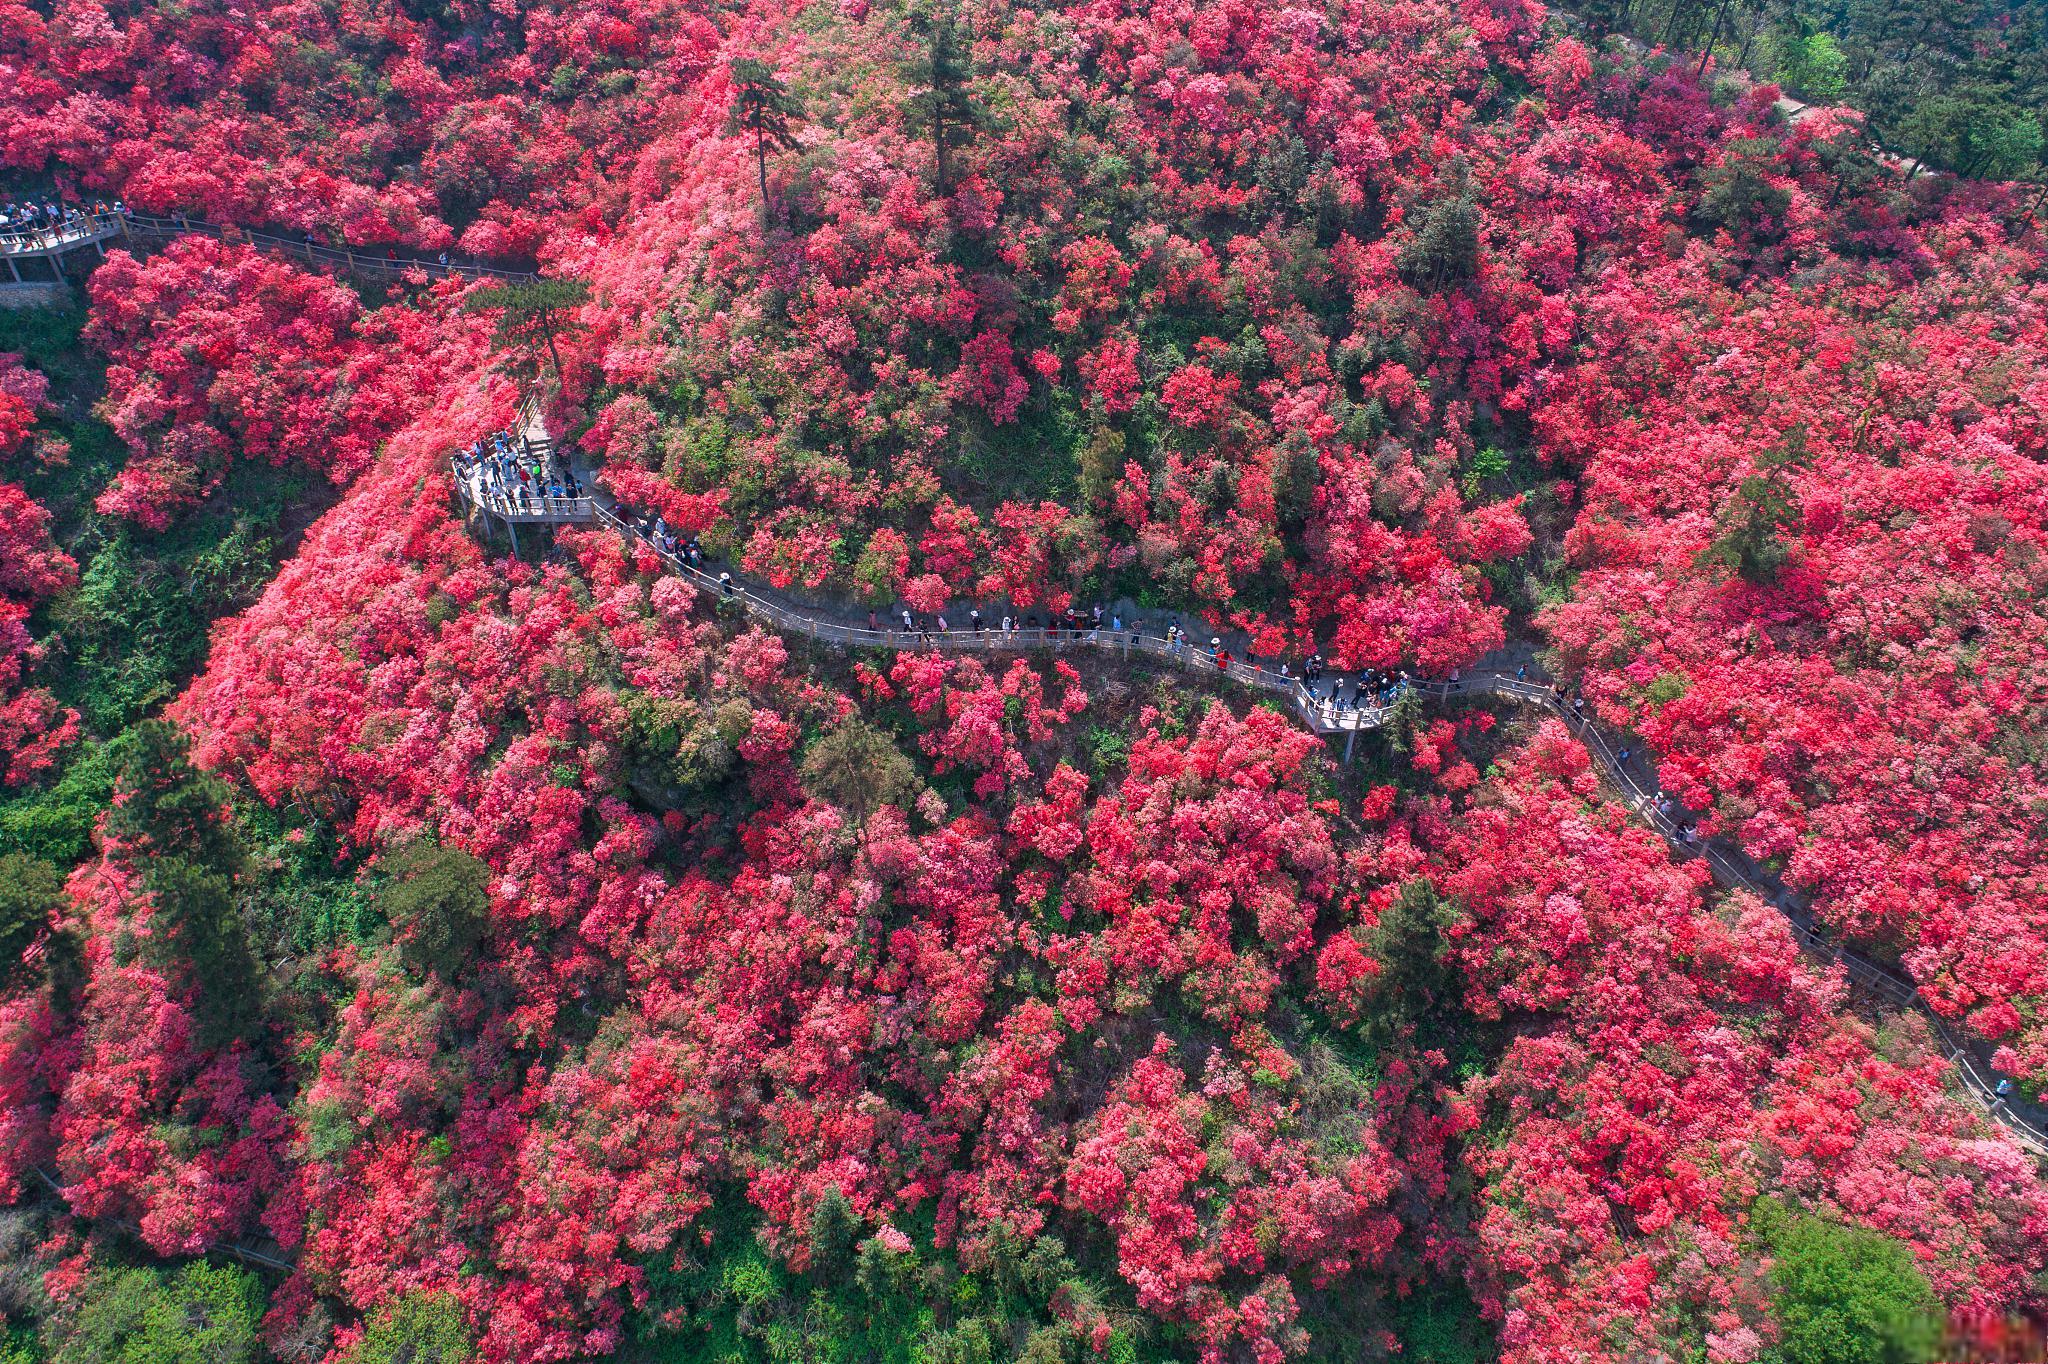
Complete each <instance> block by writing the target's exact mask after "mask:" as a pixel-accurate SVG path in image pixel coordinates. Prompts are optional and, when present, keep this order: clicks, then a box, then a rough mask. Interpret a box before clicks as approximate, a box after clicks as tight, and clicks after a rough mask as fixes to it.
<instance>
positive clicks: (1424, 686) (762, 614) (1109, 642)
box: [595, 504, 2048, 1160]
mask: <svg viewBox="0 0 2048 1364" xmlns="http://www.w3.org/2000/svg"><path fill="white" fill-rule="evenodd" d="M595 519H596V520H598V521H599V522H601V523H603V524H604V525H606V526H609V527H610V528H611V529H613V530H615V531H617V532H618V533H619V534H621V535H622V536H624V537H625V538H626V539H627V540H628V542H629V543H631V544H632V545H633V546H635V547H636V548H644V549H646V550H648V551H649V552H651V553H653V554H654V555H655V556H656V557H657V558H659V559H661V560H662V561H663V562H664V563H665V564H666V565H667V566H668V567H669V568H670V569H671V570H672V571H674V572H676V573H677V574H679V575H681V576H682V577H683V578H685V579H686V580H688V581H690V582H692V583H693V584H696V585H698V586H701V587H703V588H705V589H706V590H708V591H710V592H712V593H714V594H715V595H716V596H717V597H718V598H719V600H721V601H734V602H737V603H738V604H739V605H740V606H741V608H742V609H744V610H745V611H746V612H747V613H748V614H750V615H753V616H756V617H758V618H760V619H762V620H765V621H767V622H769V623H770V624H772V625H775V626H777V627H778V628H780V629H783V630H786V631H788V632H790V633H792V634H801V635H805V636H806V637H808V638H810V639H814V640H820V641H825V642H829V643H835V644H858V645H867V646H872V647H878V648H892V649H898V650H902V649H934V650H950V651H955V652H964V653H974V652H1022V651H1027V650H1032V649H1041V648H1050V649H1065V648H1074V647H1088V648H1098V649H1105V650H1109V651H1111V652H1126V653H1128V652H1129V651H1131V650H1136V651H1138V652H1140V653H1143V654H1146V655H1149V656H1151V657H1154V658H1163V659H1166V660H1167V661H1168V662H1171V663H1174V664H1176V665H1177V666H1179V667H1181V668H1183V669H1186V670H1189V671H1196V672H1202V671H1207V672H1213V673H1217V674H1219V675H1221V676H1225V677H1228V678H1230V679H1232V680H1233V681H1237V682H1242V683H1247V684H1249V685H1252V686H1255V687H1259V688H1262V689H1264V690H1268V691H1274V692H1280V693H1283V694H1285V695H1286V696H1287V697H1288V699H1289V700H1290V701H1291V702H1292V703H1293V706H1294V709H1295V712H1296V713H1297V715H1299V717H1300V718H1301V719H1302V720H1303V721H1304V722H1306V723H1307V724H1308V725H1309V727H1310V728H1311V729H1313V730H1315V731H1317V732H1318V733H1324V734H1330V733H1344V732H1347V731H1351V730H1360V729H1378V728H1381V727H1383V726H1384V725H1385V724H1386V723H1387V722H1388V720H1389V719H1390V718H1391V717H1392V714H1393V709H1394V708H1393V707H1392V706H1380V705H1374V706H1365V707H1359V708H1356V709H1349V710H1347V709H1343V708H1340V707H1336V706H1334V705H1333V703H1332V702H1331V701H1330V700H1328V699H1325V698H1321V697H1317V696H1314V695H1313V694H1311V693H1310V692H1309V690H1308V689H1307V687H1306V685H1305V684H1304V683H1303V682H1302V680H1301V679H1299V678H1292V677H1282V676H1281V675H1279V674H1277V673H1272V672H1268V671H1266V670H1265V669H1263V668H1255V667H1250V666H1247V665H1246V664H1243V663H1240V662H1235V661H1233V662H1232V663H1231V664H1230V665H1229V666H1228V667H1227V668H1218V667H1217V666H1216V655H1215V654H1214V653H1212V652H1211V651H1209V650H1208V649H1205V648H1202V647H1201V646H1199V645H1195V644H1192V643H1188V642H1181V643H1179V644H1174V643H1169V642H1168V641H1167V640H1165V639H1163V638H1161V637H1159V636H1157V635H1146V634H1143V633H1142V632H1140V631H1137V630H1134V629H1131V628H1129V627H1126V628H1125V629H1123V630H1113V629H1111V628H1110V627H1108V626H1102V627H1099V628H1098V627H1096V626H1093V625H1092V624H1091V625H1082V626H1080V627H1079V628H1078V629H1075V630H1068V629H1065V628H1059V629H1045V628H1043V627H1040V628H1035V629H1019V628H1012V629H1011V630H1009V631H1007V632H1005V631H1003V630H1001V629H986V628H984V629H981V630H947V631H943V632H941V631H931V630H925V631H905V630H869V629H866V628H864V627H861V626H853V625H844V624H841V623H839V622H836V621H829V620H822V619H820V618H819V617H817V616H812V615H806V614H803V613H801V612H798V611H795V610H792V609H791V608H789V607H786V606H783V605H781V604H780V603H777V602H772V601H769V600H768V599H766V598H764V597H761V596H759V595H758V594H756V593H754V592H751V591H749V590H748V589H747V588H746V587H745V586H744V585H742V584H741V583H739V582H738V581H737V580H736V579H720V578H714V577H712V576H711V575H710V574H708V573H705V572H704V571H703V570H701V569H698V568H694V567H692V566H691V565H690V564H689V563H688V562H686V561H685V560H683V559H682V558H681V557H680V556H679V555H675V554H671V553H669V552H668V551H666V550H664V549H662V548H661V547H660V546H659V545H655V544H653V543H651V542H650V541H649V540H648V539H647V538H646V537H644V536H643V535H641V534H640V532H639V531H638V530H637V529H636V528H635V527H634V526H632V525H631V524H630V523H628V522H627V521H625V520H624V519H622V518H621V517H619V516H618V515H617V514H616V513H614V512H613V511H612V510H611V509H610V508H608V507H605V506H603V505H601V504H600V505H598V506H597V508H596V518H595ZM1401 687H1402V688H1405V689H1406V690H1408V691H1412V692H1414V693H1416V694H1418V695H1420V696H1424V697H1429V698H1432V699H1448V698H1450V697H1453V696H1472V695H1482V694H1492V695H1498V696H1503V697H1507V698H1509V699H1511V700H1515V701H1521V702H1524V703H1529V704H1534V705H1536V706H1538V707H1540V708H1541V709H1543V710H1545V711H1548V712H1549V713H1551V714H1553V715H1555V716H1557V717H1558V718H1559V719H1561V720H1563V721H1564V722H1565V724H1566V726H1567V727H1568V728H1570V729H1571V730H1572V731H1573V733H1574V734H1575V735H1576V737H1577V738H1578V739H1579V741H1580V742H1581V743H1582V744H1584V745H1585V746H1586V749H1587V751H1588V752H1590V753H1591V754H1592V755H1593V757H1594V759H1595V760H1596V761H1597V762H1598V763H1599V764H1600V766H1601V768H1602V770H1603V771H1604V772H1605V774H1606V775H1607V777H1608V779H1609V780H1610V781H1612V782H1613V783H1614V785H1615V786H1616V787H1617V788H1618V789H1620V790H1621V791H1622V792H1623V793H1624V795H1625V796H1626V797H1627V798H1628V805H1629V807H1630V809H1631V811H1632V812H1633V813H1634V814H1635V815H1636V816H1637V817H1638V818H1640V819H1642V820H1643V821H1644V822H1645V823H1647V824H1648V825H1649V826H1650V828H1651V830H1652V831H1653V832H1655V833H1656V834H1658V835H1659V836H1660V837H1662V838H1663V839H1664V840H1665V841H1666V842H1667V843H1669V844H1671V845H1672V846H1673V847H1674V848H1677V849H1679V850H1680V851H1681V852H1697V853H1699V854H1700V855H1701V856H1703V857H1704V858H1705V859H1706V861H1707V864H1708V867H1709V869H1710V870H1711V871H1712V872H1713V873H1714V876H1715V879H1716V880H1718V881H1720V882H1722V883H1723V884H1724V885H1730V886H1739V887H1741V888H1743V889H1746V890H1749V891H1751V892H1752V893H1754V894H1756V895H1757V896H1758V897H1759V898H1760V899H1763V900H1764V901H1766V902H1767V903H1769V904H1771V905H1773V906H1774V907H1775V908H1777V909H1778V911H1779V912H1780V913H1781V914H1782V915H1784V917H1785V920H1786V923H1787V924H1788V925H1789V926H1790V928H1791V930H1792V936H1793V940H1794V941H1796V942H1797V943H1798V944H1799V946H1800V947H1801V949H1802V950H1804V951H1805V952H1806V953H1807V954H1808V955H1810V956H1812V957H1814V958H1815V959H1816V960H1818V961H1820V962H1821V963H1822V964H1824V965H1829V966H1835V965H1839V966H1840V967H1841V968H1842V970H1843V972H1844V974H1846V975H1847V976H1848V977H1849V978H1850V980H1852V981H1854V982H1855V983H1856V984H1858V985H1860V986H1863V987H1864V988H1866V989H1869V990H1871V991H1873V992H1875V993H1877V994H1879V995H1882V996H1884V997H1885V998H1887V999H1889V1000H1891V1001H1892V1002H1893V1003H1894V1004H1896V1005H1898V1006H1900V1007H1909V1006H1910V1007H1912V1008H1914V1009H1917V1010H1918V1011H1919V1012H1920V1013H1921V1014H1922V1015H1924V1016H1925V1017H1926V1018H1927V1020H1928V1021H1929V1023H1930V1024H1932V1026H1933V1029H1934V1034H1935V1038H1936V1040H1937V1042H1938V1044H1939V1045H1940V1047H1941V1049H1942V1052H1943V1054H1944V1055H1945V1056H1946V1057H1947V1059H1948V1061H1949V1062H1950V1064H1951V1065H1953V1066H1954V1067H1955V1069H1956V1073H1957V1075H1958V1077H1959V1079H1960V1081H1961V1083H1962V1086H1963V1089H1964V1091H1965V1092H1966V1093H1968V1094H1969V1095H1970V1097H1971V1098H1972V1099H1973V1100H1975V1101H1976V1103H1977V1104H1978V1106H1979V1107H1980V1108H1982V1109H1983V1110H1984V1112H1985V1116H1986V1117H1987V1118H1989V1119H1991V1120H1992V1121H1994V1122H1996V1123H1998V1124H1999V1125H2000V1126H2002V1127H2004V1128H2005V1129H2006V1130H2007V1131H2008V1132H2010V1133H2011V1134H2012V1137H2013V1139H2014V1140H2015V1141H2016V1142H2018V1143H2019V1145H2020V1146H2022V1147H2023V1148H2025V1149H2026V1150H2027V1151H2028V1152H2030V1153H2031V1154H2033V1155H2034V1156H2036V1157H2038V1158H2041V1159H2044V1160H2048V1133H2044V1132H2043V1131H2041V1130H2040V1129H2039V1128H2037V1127H2035V1126H2034V1125H2033V1124H2031V1123H2029V1122H2028V1121H2027V1120H2026V1119H2024V1118H2022V1117H2020V1116H2019V1115H2018V1114H2017V1113H2014V1112H2013V1111H2012V1110H2011V1109H2010V1108H2009V1107H2007V1106H2006V1105H2005V1103H2004V1101H2003V1100H2002V1099H2000V1098H1999V1097H1998V1094H1997V1091H1996V1089H1995V1088H1994V1086H1993V1085H1992V1083H1991V1082H1990V1080H1988V1079H1987V1078H1986V1076H1985V1075H1984V1073H1983V1070H1982V1068H1981V1066H1980V1064H1979V1062H1978V1058H1977V1057H1976V1056H1975V1054H1974V1053H1973V1052H1972V1051H1971V1049H1970V1048H1969V1047H1968V1046H1967V1045H1965V1044H1964V1042H1963V1040H1962V1039H1961V1038H1960V1037H1959V1036H1958V1035H1957V1034H1956V1032H1955V1030H1954V1029H1953V1028H1952V1027H1951V1026H1950V1025H1949V1023H1948V1021H1947V1020H1946V1019H1944V1018H1942V1017H1941V1015H1940V1014H1938V1013H1936V1012H1935V1010H1934V1008H1933V1007H1932V1006H1931V1005H1930V1004H1929V1003H1928V1002H1927V999H1926V997H1925V996H1924V995H1922V994H1921V993H1920V990H1919V988H1918V987H1917V986H1915V985H1914V984H1913V983H1912V982H1911V981H1910V980H1908V979H1906V978H1905V977H1903V976H1900V975H1899V974H1897V973H1896V972H1893V971H1891V970H1888V969H1887V968H1885V967H1883V966H1880V965H1878V964H1877V963H1876V962H1873V961H1871V960H1869V959H1868V958H1866V957H1862V956H1859V955H1858V954H1857V953H1855V952H1853V951H1851V950H1850V949H1848V948H1846V947H1843V946H1841V945H1839V944H1836V943H1832V942H1829V941H1828V940H1827V939H1825V938H1823V937H1822V936H1821V935H1820V934H1818V933H1816V932H1815V931H1814V930H1813V929H1811V928H1809V927H1807V926H1806V925H1805V924H1802V923H1801V922H1799V920H1798V918H1797V917H1795V914H1796V913H1804V912H1806V910H1807V906H1806V905H1805V904H1803V903H1802V902H1800V900H1799V899H1798V897H1797V896H1795V895H1793V893H1792V892H1791V891H1789V890H1787V889H1785V888H1784V887H1783V886H1782V885H1781V886H1775V887H1774V886H1772V885H1771V884H1770V883H1769V882H1768V881H1766V880H1765V879H1764V878H1762V877H1761V876H1759V875H1757V874H1756V873H1755V872H1753V871H1752V870H1750V869H1749V868H1748V867H1745V866H1744V865H1743V864H1742V863H1741V862H1738V861H1737V860H1736V859H1735V858H1734V857H1732V856H1730V855H1729V854H1728V852H1727V851H1726V850H1725V849H1723V848H1721V847H1719V846H1717V845H1715V844H1713V843H1705V842H1696V843H1692V844H1688V843H1686V842H1685V841H1684V839H1683V837H1682V835H1681V833H1680V829H1679V827H1678V825H1677V824H1676V823H1675V822H1674V821H1672V820H1671V819H1670V818H1668V817H1667V816H1666V815H1665V814H1664V813H1663V812H1662V811H1661V810H1659V809H1658V808H1657V805H1656V801H1655V798H1654V796H1653V793H1651V792H1649V791H1646V790H1644V789H1643V786H1642V784H1641V783H1640V782H1638V781H1637V780H1636V778H1635V775H1634V774H1633V773H1631V772H1630V771H1629V770H1628V767H1627V765H1626V764H1625V763H1623V762H1622V761H1621V756H1620V754H1619V752H1617V751H1616V749H1615V747H1614V745H1613V744H1612V743H1611V742H1610V741H1609V739H1608V737H1607V735H1606V734H1605V733H1604V732H1602V730H1601V729H1600V727H1599V726H1598V725H1596V724H1594V723H1593V722H1592V721H1591V720H1589V719H1587V718H1586V717H1585V716H1583V715H1580V714H1578V713H1576V712H1574V711H1573V710H1572V709H1571V708H1570V707H1568V706H1566V705H1565V704H1564V703H1563V702H1562V701H1561V700H1560V699H1559V697H1558V696H1557V695H1556V693H1554V692H1553V691H1552V690H1551V689H1550V688H1548V687H1544V686H1540V685H1538V684H1535V683H1531V682H1527V681H1523V680H1522V679H1520V678H1515V677H1510V676H1507V675H1505V674H1501V673H1492V674H1481V675H1477V676H1466V677H1459V678H1457V679H1454V680H1444V681H1428V680H1425V681H1414V682H1405V683H1402V684H1401Z"/></svg>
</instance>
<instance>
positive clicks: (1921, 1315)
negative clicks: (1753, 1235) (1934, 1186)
mask: <svg viewBox="0 0 2048 1364" xmlns="http://www.w3.org/2000/svg"><path fill="white" fill-rule="evenodd" d="M1756 1225H1757V1227H1758V1230H1759V1232H1760V1234H1761V1236H1762V1238H1763V1240H1764V1243H1765V1245H1766V1246H1767V1248H1768V1250H1769V1252H1770V1256H1771V1270H1770V1279H1771V1286H1772V1288H1773V1289H1774V1290H1775V1292H1776V1299H1775V1301H1774V1302H1773V1304H1772V1310H1773V1314H1774V1315H1775V1316H1776V1317H1777V1320H1778V1329H1779V1343H1778V1347H1777V1349H1776V1351H1775V1354H1776V1356H1777V1360H1778V1361H1780V1362H1781V1364H1921V1361H1925V1360H1931V1359H1934V1358H1936V1357H1937V1355H1938V1353H1939V1351H1940V1348H1941V1343H1942V1311H1941V1302H1940V1300H1939V1299H1938V1298H1936V1297H1935V1295H1934V1289H1933V1288H1932V1287H1931V1286H1930V1285H1929V1284H1928V1282H1927V1276H1926V1275H1924V1274H1922V1273H1921V1272H1920V1267H1919V1266H1918V1265H1917V1264H1915V1263H1914V1260H1913V1254H1912V1252H1911V1251H1910V1250H1908V1249H1907V1248H1906V1247H1905V1246H1904V1245H1902V1244H1900V1243H1899V1242H1898V1241H1896V1240H1894V1239H1892V1238H1891V1237H1889V1236H1885V1235H1882V1234H1880V1233H1878V1232H1875V1231H1870V1230H1868V1229H1866V1228H1862V1227H1850V1226H1844V1225H1843V1224H1841V1223H1839V1222H1830V1221H1827V1220H1825V1219H1823V1218H1820V1217H1815V1216H1812V1215H1811V1214H1807V1213H1794V1212H1792V1211H1790V1210H1789V1209H1787V1208H1786V1207H1784V1205H1782V1204H1780V1203H1778V1202H1775V1201H1773V1200H1765V1201H1764V1202H1762V1203H1760V1204H1758V1205H1757V1212H1756Z"/></svg>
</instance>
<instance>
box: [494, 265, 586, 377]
mask: <svg viewBox="0 0 2048 1364" xmlns="http://www.w3.org/2000/svg"><path fill="white" fill-rule="evenodd" d="M589 301H590V286H589V285H588V284H586V283H585V282H584V281H582V280H580V279H562V278H559V277H554V276H550V277H548V278H545V279H507V280H499V281H497V282H496V283H493V284H491V285H489V286H487V287H485V288H482V289H479V290H477V291H476V292H475V293H473V294H471V295H469V296H468V297H467V298H465V299H463V300H462V311H464V312H466V313H489V312H495V313H496V314H497V315H498V327H497V330H496V331H495V332H494V333H493V334H492V337H491V340H492V343H493V344H494V345H496V346H497V347H498V348H499V349H501V350H519V351H522V352H525V353H527V354H529V355H533V354H535V347H536V346H541V347H545V348H546V350H547V353H548V359H549V360H550V361H552V362H553V363H554V367H555V377H556V379H557V380H559V379H560V378H561V376H562V354H561V352H560V351H558V350H557V349H555V334H556V333H557V332H559V331H560V330H561V329H562V324H563V322H564V320H565V319H566V317H567V316H568V314H569V313H570V312H571V311H572V310H574V309H576V308H580V307H582V306H583V305H584V304H585V303H588V302H589Z"/></svg>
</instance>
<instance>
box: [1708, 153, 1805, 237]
mask: <svg viewBox="0 0 2048 1364" xmlns="http://www.w3.org/2000/svg"><path fill="white" fill-rule="evenodd" d="M1777 163H1778V144H1777V143H1776V142H1773V141H1772V140H1770V139H1769V138H1763V137H1743V138H1737V139H1735V140H1734V141H1732V142H1730V143H1729V144H1728V145H1727V147H1726V148H1725V149H1724V150H1723V151H1722V153H1721V160H1720V162H1719V164H1717V165H1714V166H1710V167H1708V168H1707V170H1706V172H1705V173H1704V174H1703V175H1701V177H1700V188H1701V194H1700V206H1699V209H1698V215H1699V217H1700V218H1701V219H1702V220H1703V221H1705V222H1708V223H1712V224H1714V225H1715V226H1717V227H1725V228H1727V229H1728V230H1729V231H1730V232H1743V231H1755V230H1757V228H1758V226H1759V224H1760V222H1761V221H1762V220H1765V219H1769V220H1771V221H1772V222H1773V223H1774V224H1775V223H1776V222H1778V221H1781V220H1782V219H1783V217H1784V215H1785V210H1786V209H1788V208H1790V207H1791V206H1792V195H1791V192H1790V191H1789V190H1787V189H1785V188H1784V187H1783V186H1781V185H1779V184H1777V183H1776V182H1775V181H1773V180H1772V178H1771V177H1772V174H1773V173H1774V172H1775V171H1776V169H1777Z"/></svg>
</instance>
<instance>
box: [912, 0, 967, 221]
mask: <svg viewBox="0 0 2048 1364" xmlns="http://www.w3.org/2000/svg"><path fill="white" fill-rule="evenodd" d="M910 26H911V31H912V32H914V33H915V34H916V35H917V36H918V37H919V38H920V39H922V40H923V44H924V49H923V52H922V54H921V58H922V60H921V61H920V62H919V64H918V67H917V69H916V70H914V71H913V72H912V73H911V79H912V82H913V84H914V86H915V91H916V92H915V93H914V94H913V95H912V96H911V97H910V99H909V100H908V101H907V102H906V103H905V105H904V112H905V114H907V115H908V116H909V118H910V119H911V120H912V121H913V122H918V123H924V124H926V125H927V126H929V127H930V129H931V135H932V167H933V171H932V178H933V183H934V184H935V185H936V186H937V187H938V191H939V193H940V194H946V193H948V192H950V191H951V189H952V184H953V181H952V176H951V174H950V172H949V171H948V169H947V165H946V153H947V152H948V151H950V150H951V149H953V148H955V147H964V146H966V145H967V143H968V142H969V141H970V140H972V138H973V136H974V129H975V127H976V126H977V125H978V124H979V123H980V122H981V121H982V118H983V116H984V112H985V111H984V110H983V108H982V104H981V101H980V100H978V99H976V98H975V97H974V94H973V92H972V91H970V90H969V89H968V81H969V79H970V78H971V77H972V75H973V66H972V63H971V62H970V61H969V60H968V56H967V53H966V51H965V48H964V46H963V44H962V43H961V39H960V29H959V22H958V19H957V18H956V16H955V15H954V12H953V5H952V0H926V3H922V4H920V5H918V6H917V7H916V8H915V9H913V10H912V11H911V16H910Z"/></svg>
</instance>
